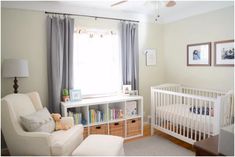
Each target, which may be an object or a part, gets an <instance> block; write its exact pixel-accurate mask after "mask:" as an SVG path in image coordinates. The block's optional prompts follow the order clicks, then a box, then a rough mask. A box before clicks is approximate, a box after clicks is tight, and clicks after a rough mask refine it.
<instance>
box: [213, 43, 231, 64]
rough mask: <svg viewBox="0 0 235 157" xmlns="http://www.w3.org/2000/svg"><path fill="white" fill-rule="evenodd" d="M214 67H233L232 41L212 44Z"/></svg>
mask: <svg viewBox="0 0 235 157" xmlns="http://www.w3.org/2000/svg"><path fill="white" fill-rule="evenodd" d="M214 65H215V66H234V40H224V41H216V42H215V43H214Z"/></svg>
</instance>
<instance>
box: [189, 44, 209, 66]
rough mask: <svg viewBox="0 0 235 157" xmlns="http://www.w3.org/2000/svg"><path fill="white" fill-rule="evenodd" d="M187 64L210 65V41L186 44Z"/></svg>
mask: <svg viewBox="0 0 235 157" xmlns="http://www.w3.org/2000/svg"><path fill="white" fill-rule="evenodd" d="M187 66H211V42H206V43H197V44H189V45H187Z"/></svg>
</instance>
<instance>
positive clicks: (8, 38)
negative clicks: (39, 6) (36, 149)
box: [1, 9, 48, 106]
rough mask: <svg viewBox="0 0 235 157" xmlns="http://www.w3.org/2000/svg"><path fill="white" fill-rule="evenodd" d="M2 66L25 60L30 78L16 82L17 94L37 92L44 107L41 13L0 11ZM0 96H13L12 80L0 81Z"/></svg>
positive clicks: (44, 67) (43, 58)
mask: <svg viewBox="0 0 235 157" xmlns="http://www.w3.org/2000/svg"><path fill="white" fill-rule="evenodd" d="M1 18H2V19H1V23H2V24H1V32H2V34H1V45H2V46H1V62H2V61H3V60H4V59H6V58H19V59H26V60H28V63H29V75H30V76H29V77H28V78H19V80H18V81H19V91H20V92H30V91H38V92H39V94H40V96H41V100H42V103H43V105H44V106H45V105H47V102H48V92H47V56H46V50H47V48H46V22H45V21H46V17H45V14H44V13H43V12H33V11H31V12H29V11H23V10H16V9H2V10H1ZM1 84H2V88H1V96H2V97H3V96H5V95H6V94H9V93H12V92H13V87H12V85H13V78H10V79H9V78H2V79H1Z"/></svg>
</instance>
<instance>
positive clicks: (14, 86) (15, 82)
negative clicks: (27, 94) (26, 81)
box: [13, 77, 19, 93]
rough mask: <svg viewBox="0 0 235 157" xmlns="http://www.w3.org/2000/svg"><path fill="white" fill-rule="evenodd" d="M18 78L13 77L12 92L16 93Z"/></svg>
mask: <svg viewBox="0 0 235 157" xmlns="http://www.w3.org/2000/svg"><path fill="white" fill-rule="evenodd" d="M17 83H18V80H17V78H16V77H15V79H14V85H13V88H14V93H18V87H19V86H18V84H17Z"/></svg>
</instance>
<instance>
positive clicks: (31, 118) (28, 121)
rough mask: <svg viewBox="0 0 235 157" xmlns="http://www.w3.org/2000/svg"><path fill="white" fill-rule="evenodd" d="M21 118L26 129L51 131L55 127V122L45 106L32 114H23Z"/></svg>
mask: <svg viewBox="0 0 235 157" xmlns="http://www.w3.org/2000/svg"><path fill="white" fill-rule="evenodd" d="M20 119H21V123H22V125H23V127H24V128H25V129H26V131H30V132H48V133H51V132H53V131H54V129H55V122H54V120H53V118H52V117H51V115H50V113H49V111H48V110H47V108H45V107H44V108H43V109H42V110H39V111H37V112H35V113H32V114H30V115H26V116H21V117H20Z"/></svg>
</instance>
